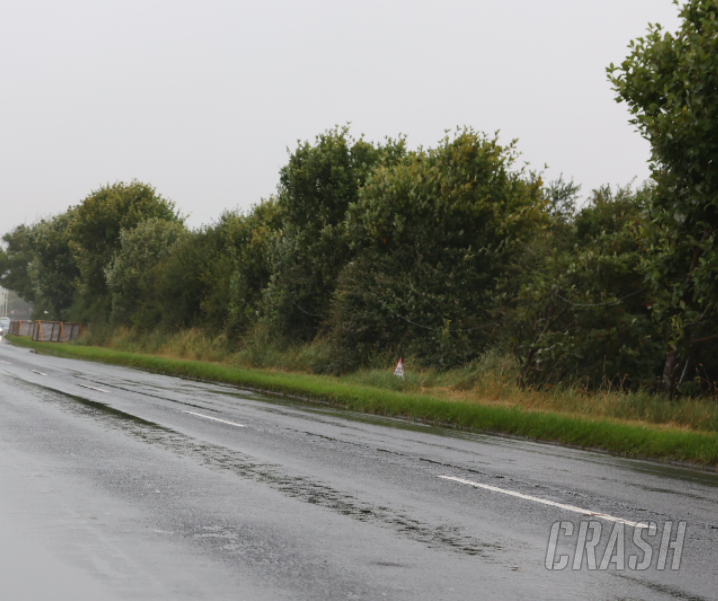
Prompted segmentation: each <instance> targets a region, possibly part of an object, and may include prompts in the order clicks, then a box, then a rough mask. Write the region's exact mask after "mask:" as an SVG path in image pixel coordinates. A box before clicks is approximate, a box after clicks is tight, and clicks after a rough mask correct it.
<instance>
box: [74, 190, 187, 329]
mask: <svg viewBox="0 0 718 601" xmlns="http://www.w3.org/2000/svg"><path fill="white" fill-rule="evenodd" d="M150 218H156V219H161V220H165V221H180V218H179V216H178V214H177V212H176V211H175V207H174V203H172V202H171V201H169V200H166V199H164V198H162V197H161V196H159V195H158V194H157V192H156V191H155V189H154V188H153V187H152V186H150V185H148V184H143V183H140V182H138V181H133V182H131V183H130V184H125V183H123V182H118V183H116V184H112V185H108V186H103V187H102V188H99V189H97V190H95V191H93V192H92V193H91V194H90V195H89V196H87V198H85V200H83V201H82V202H81V203H80V204H79V205H77V206H76V207H75V208H74V209H73V211H72V219H71V220H70V223H69V227H68V230H69V231H68V234H69V237H70V240H71V242H70V245H71V248H72V251H73V254H74V255H75V259H76V261H77V265H78V267H79V269H80V279H79V287H78V292H79V301H80V306H79V310H80V314H81V315H82V316H83V317H91V318H94V319H100V320H104V319H106V318H107V316H108V315H109V312H110V307H111V296H110V294H109V290H108V287H107V280H106V277H105V269H106V268H107V267H109V265H110V263H111V262H112V260H113V259H114V256H115V253H117V252H118V251H120V250H121V238H120V235H121V232H122V231H123V230H130V229H132V228H134V227H136V226H137V225H138V224H139V223H141V222H142V221H144V220H146V219H150Z"/></svg>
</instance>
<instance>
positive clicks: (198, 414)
mask: <svg viewBox="0 0 718 601" xmlns="http://www.w3.org/2000/svg"><path fill="white" fill-rule="evenodd" d="M182 413H187V414H189V415H196V416H197V417H203V418H204V419H211V420H212V421H215V422H222V423H223V424H228V425H230V426H237V428H246V427H247V426H243V425H242V424H235V423H234V422H228V421H227V420H224V419H219V418H218V417H211V416H209V415H202V414H201V413H195V412H194V411H182Z"/></svg>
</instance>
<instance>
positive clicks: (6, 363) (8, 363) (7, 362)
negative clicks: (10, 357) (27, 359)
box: [0, 361, 12, 365]
mask: <svg viewBox="0 0 718 601" xmlns="http://www.w3.org/2000/svg"><path fill="white" fill-rule="evenodd" d="M0 363H4V364H5V365H12V363H10V362H9V361H0Z"/></svg>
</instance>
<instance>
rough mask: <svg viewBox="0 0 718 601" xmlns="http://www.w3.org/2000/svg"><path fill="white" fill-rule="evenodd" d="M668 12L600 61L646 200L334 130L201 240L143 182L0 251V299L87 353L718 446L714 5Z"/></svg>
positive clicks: (509, 159)
mask: <svg viewBox="0 0 718 601" xmlns="http://www.w3.org/2000/svg"><path fill="white" fill-rule="evenodd" d="M681 17H682V25H681V28H680V30H679V31H678V32H676V33H674V34H671V33H667V32H665V31H663V30H662V29H661V28H660V26H657V25H656V26H651V27H650V28H649V31H648V34H647V35H646V36H645V38H641V39H639V40H637V41H636V42H634V43H633V44H632V46H631V50H630V55H629V56H628V58H627V59H626V60H625V61H624V62H623V63H622V64H621V65H619V66H614V65H611V67H609V69H608V71H609V79H610V81H611V83H612V85H613V87H614V90H615V92H616V99H617V100H618V101H620V102H625V103H626V104H627V106H628V108H629V110H630V111H631V114H632V121H631V122H632V123H633V124H634V125H635V126H636V127H637V128H638V129H639V131H641V133H642V134H643V135H644V136H645V137H646V138H647V139H648V140H649V142H650V143H651V148H652V157H651V158H652V165H653V175H652V179H651V180H650V181H649V182H647V183H645V184H643V185H641V186H638V187H633V186H625V187H621V186H618V187H616V186H604V187H601V188H599V189H597V190H592V191H590V192H588V194H587V195H586V196H584V197H583V199H581V197H580V196H579V195H580V192H581V191H580V186H578V185H577V184H575V183H573V182H571V181H565V180H564V179H563V178H559V179H558V180H557V181H553V182H545V181H544V180H543V179H542V176H541V174H540V173H537V172H533V171H531V170H529V169H528V168H527V167H525V166H521V163H520V155H519V153H518V150H517V146H516V144H515V143H514V142H511V143H508V144H505V143H502V142H501V141H500V140H499V138H498V137H497V136H489V135H486V134H484V133H481V132H478V131H475V130H473V129H471V128H466V127H465V128H458V129H457V130H455V131H454V132H452V133H447V135H446V136H445V137H444V138H442V139H441V140H439V141H438V143H437V144H436V145H435V146H434V147H431V148H418V149H410V148H409V147H408V145H407V142H406V140H405V139H404V138H402V137H399V138H397V139H389V138H387V139H385V140H384V141H383V142H381V143H374V142H369V141H367V140H365V139H364V138H358V139H357V138H355V137H353V136H352V134H351V132H350V130H349V128H348V127H336V128H334V129H331V130H328V131H326V132H324V133H322V134H320V135H319V136H317V138H316V139H315V140H314V141H313V142H302V143H300V144H298V146H297V147H296V148H295V149H294V150H293V151H292V152H291V153H290V155H289V158H288V162H287V164H286V165H285V166H284V167H283V168H282V169H281V170H280V173H279V183H278V186H277V191H276V193H275V194H274V195H273V196H271V197H269V198H267V199H263V200H261V201H259V202H258V204H257V205H255V206H254V207H253V208H252V209H251V210H249V211H247V212H239V211H227V212H225V213H224V214H223V215H221V216H220V217H219V218H218V219H217V220H216V221H215V222H214V223H212V224H210V225H207V226H204V227H201V228H198V229H194V230H191V229H188V228H187V227H186V226H185V224H184V222H183V218H182V216H181V214H180V212H179V211H178V210H177V208H176V207H175V205H174V204H173V203H172V202H171V201H169V200H167V199H165V198H163V197H162V196H161V195H159V194H158V193H157V191H156V190H155V189H154V188H153V187H152V186H150V185H148V184H145V183H141V182H136V181H135V182H130V183H122V182H118V183H116V184H112V185H107V186H104V187H101V188H99V189H97V190H95V191H92V192H91V193H90V194H89V195H88V196H87V197H86V198H85V199H83V200H82V201H81V202H80V203H78V204H77V205H75V206H72V207H70V208H69V209H68V210H67V211H66V212H64V213H62V214H61V215H57V216H55V217H53V218H50V219H46V220H43V221H40V222H39V223H36V224H34V225H22V226H19V227H17V228H16V229H15V230H14V231H13V232H10V233H9V234H6V235H5V236H4V238H3V240H4V242H5V248H4V249H3V250H1V251H0V284H2V286H4V287H5V288H8V289H10V290H13V291H15V292H17V294H18V295H20V296H21V297H22V298H24V299H26V300H27V301H29V302H32V303H33V304H34V310H35V316H36V317H37V318H40V317H42V318H44V319H55V320H69V321H82V322H84V323H86V324H87V325H88V326H89V328H88V335H87V336H86V338H85V339H84V341H83V343H84V344H88V345H93V346H106V347H108V348H109V349H116V350H118V351H122V352H133V353H142V354H143V355H151V354H157V355H162V356H168V357H176V358H182V359H191V360H204V361H211V362H216V363H221V364H222V365H226V366H228V367H233V368H234V367H236V368H248V367H252V368H260V369H271V370H274V371H272V373H273V374H275V376H276V377H279V375H277V374H279V373H280V372H282V373H285V372H290V371H294V372H302V373H303V374H305V375H303V376H301V377H302V378H309V377H310V375H316V376H327V377H329V376H331V377H335V376H341V377H342V380H341V381H342V382H344V383H345V384H343V385H346V386H358V387H362V386H369V387H370V388H371V389H372V390H384V391H386V394H389V392H390V391H391V392H392V394H393V393H394V392H396V393H397V394H399V393H401V394H402V395H405V396H404V397H402V398H408V396H406V395H414V396H416V398H424V397H426V395H430V396H431V398H432V399H439V400H441V402H444V401H447V400H452V401H457V402H461V403H463V405H472V406H474V405H475V406H478V405H479V404H481V405H482V406H484V407H491V408H493V409H496V410H497V411H498V410H499V409H500V410H502V411H503V410H506V411H509V410H510V411H518V410H519V409H518V408H521V409H520V410H521V411H523V412H526V413H525V414H524V413H522V414H521V415H526V416H531V417H530V419H534V420H539V417H538V416H539V410H540V411H543V412H553V413H551V414H552V415H554V414H559V413H560V414H561V415H564V416H569V415H570V416H581V417H583V418H589V419H599V420H609V421H607V422H605V423H612V424H618V423H619V422H621V423H623V422H625V424H623V425H625V426H626V427H628V425H627V424H628V422H631V423H633V422H636V423H641V424H655V425H657V426H658V425H660V426H661V427H664V428H669V427H670V428H672V429H675V428H684V429H686V430H691V431H693V432H695V433H698V432H704V433H715V432H716V407H717V406H718V404H717V403H716V398H717V392H718V390H717V382H718V161H717V160H715V159H716V157H718V130H717V128H718V92H717V91H716V90H718V51H717V50H716V47H715V44H714V43H713V40H714V39H715V38H716V36H718V4H717V3H716V1H715V0H690V1H688V2H686V3H685V4H684V5H683V6H682V7H681ZM73 352H74V351H73ZM77 352H80V351H77ZM87 352H88V353H90V351H89V350H88V351H87ZM92 352H99V351H92ZM400 356H403V357H405V358H407V364H408V365H409V366H411V368H410V375H409V377H408V378H407V379H406V381H399V380H398V379H392V377H391V376H390V375H387V374H390V371H389V370H390V366H392V365H393V364H394V363H395V362H396V360H397V359H398V358H399V357H400ZM158 360H159V359H158ZM223 369H224V368H223ZM262 373H264V372H262ZM282 377H289V376H286V375H284V376H282ZM297 377H300V376H297ZM307 381H308V380H307ZM312 381H314V380H312ZM316 381H317V382H319V381H320V380H316ZM327 381H329V380H327ZM331 381H332V382H335V383H337V382H339V380H331ZM417 395H418V396H417ZM412 398H414V397H412ZM427 398H428V397H427ZM402 402H403V401H402ZM427 402H428V401H427ZM432 402H433V401H432ZM437 402H438V401H437ZM476 410H477V411H478V409H476ZM487 410H488V409H487ZM541 415H543V413H541ZM546 415H548V414H546ZM522 419H523V418H522ZM526 419H529V418H528V417H527V418H526ZM541 419H543V418H541ZM557 419H558V418H557ZM562 419H563V418H562ZM566 419H568V418H566ZM571 419H574V417H572V418H571ZM610 420H613V421H610ZM586 423H589V422H586ZM601 423H604V422H601ZM623 425H622V426H621V427H623ZM616 427H618V426H616ZM631 427H634V426H633V425H632V426H631ZM635 427H639V426H635ZM671 431H673V430H671ZM696 435H697V434H696ZM549 438H550V437H549ZM557 440H558V438H557ZM561 440H563V438H561ZM591 440H594V438H593V435H592V437H591ZM577 444H578V443H577ZM580 444H583V443H580ZM591 444H593V443H591ZM714 444H715V442H714ZM596 446H602V445H601V444H596ZM606 448H607V447H606ZM614 450H615V449H614ZM626 452H628V451H626Z"/></svg>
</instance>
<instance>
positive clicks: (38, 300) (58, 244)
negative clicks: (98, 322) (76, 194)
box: [29, 211, 80, 320]
mask: <svg viewBox="0 0 718 601" xmlns="http://www.w3.org/2000/svg"><path fill="white" fill-rule="evenodd" d="M71 219H72V212H71V211H67V212H66V213H62V214H61V215H58V216H57V217H54V218H53V219H50V220H49V221H41V222H40V223H38V224H36V225H35V226H34V227H33V229H32V247H33V254H34V257H33V260H32V263H31V264H30V268H29V274H30V279H31V280H32V285H33V287H34V289H35V306H34V315H35V316H36V317H37V318H39V319H40V318H41V319H54V320H62V319H67V318H68V311H69V310H70V307H72V305H73V303H74V299H75V290H76V285H77V279H78V277H79V275H80V271H79V269H78V267H77V263H76V261H75V257H74V255H73V254H72V251H71V249H70V237H69V234H68V224H69V223H70V221H71Z"/></svg>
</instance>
